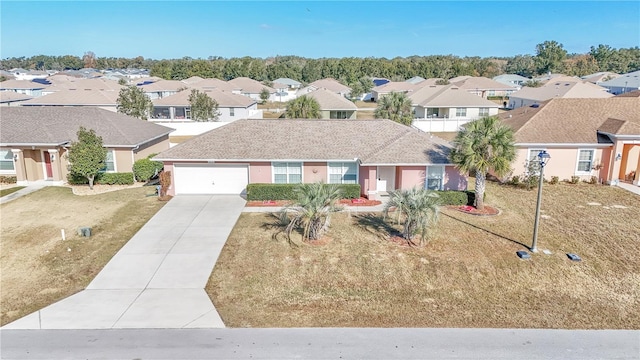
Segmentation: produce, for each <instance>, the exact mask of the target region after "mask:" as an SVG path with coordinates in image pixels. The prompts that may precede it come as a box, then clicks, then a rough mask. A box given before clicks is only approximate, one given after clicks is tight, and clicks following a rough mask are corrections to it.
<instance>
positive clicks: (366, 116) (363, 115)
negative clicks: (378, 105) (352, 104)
mask: <svg viewBox="0 0 640 360" xmlns="http://www.w3.org/2000/svg"><path fill="white" fill-rule="evenodd" d="M356 119H357V120H370V119H375V116H374V115H373V111H366V110H358V111H357V112H356Z"/></svg>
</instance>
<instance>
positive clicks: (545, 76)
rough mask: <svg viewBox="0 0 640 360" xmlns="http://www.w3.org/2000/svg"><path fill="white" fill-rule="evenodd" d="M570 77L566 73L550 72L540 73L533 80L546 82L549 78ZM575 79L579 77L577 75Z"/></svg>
mask: <svg viewBox="0 0 640 360" xmlns="http://www.w3.org/2000/svg"><path fill="white" fill-rule="evenodd" d="M568 77H569V76H566V75H565V74H555V73H549V74H545V75H540V76H538V77H535V78H533V80H535V81H539V82H541V83H546V82H547V81H549V80H557V79H561V78H568ZM575 79H577V77H576V78H575Z"/></svg>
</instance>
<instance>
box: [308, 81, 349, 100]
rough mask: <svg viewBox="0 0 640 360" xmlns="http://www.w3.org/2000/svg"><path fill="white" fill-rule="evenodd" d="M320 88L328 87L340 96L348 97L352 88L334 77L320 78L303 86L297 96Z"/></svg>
mask: <svg viewBox="0 0 640 360" xmlns="http://www.w3.org/2000/svg"><path fill="white" fill-rule="evenodd" d="M318 89H327V90H329V91H333V92H334V93H336V94H339V95H340V96H344V97H347V96H349V95H350V94H351V88H350V87H348V86H346V85H344V84H342V83H341V82H339V81H338V80H335V79H332V78H326V79H320V80H316V81H314V82H312V83H311V84H309V85H307V86H305V87H303V88H301V89H300V90H298V91H297V92H296V96H302V95H305V94H308V93H310V92H312V91H315V90H318Z"/></svg>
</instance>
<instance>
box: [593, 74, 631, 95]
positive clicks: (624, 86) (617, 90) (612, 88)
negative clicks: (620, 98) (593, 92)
mask: <svg viewBox="0 0 640 360" xmlns="http://www.w3.org/2000/svg"><path fill="white" fill-rule="evenodd" d="M599 85H600V86H602V87H604V88H607V89H608V90H609V92H610V93H612V94H616V95H618V94H624V93H626V92H631V91H636V90H640V70H638V71H634V72H630V73H628V74H623V75H620V76H619V77H617V78H615V79H611V80H607V81H603V82H601V83H599Z"/></svg>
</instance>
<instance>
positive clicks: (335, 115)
mask: <svg viewBox="0 0 640 360" xmlns="http://www.w3.org/2000/svg"><path fill="white" fill-rule="evenodd" d="M329 118H330V119H346V118H347V112H346V111H330V112H329Z"/></svg>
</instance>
